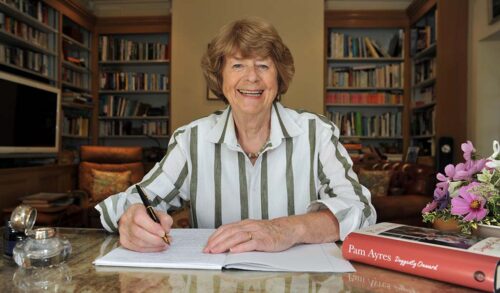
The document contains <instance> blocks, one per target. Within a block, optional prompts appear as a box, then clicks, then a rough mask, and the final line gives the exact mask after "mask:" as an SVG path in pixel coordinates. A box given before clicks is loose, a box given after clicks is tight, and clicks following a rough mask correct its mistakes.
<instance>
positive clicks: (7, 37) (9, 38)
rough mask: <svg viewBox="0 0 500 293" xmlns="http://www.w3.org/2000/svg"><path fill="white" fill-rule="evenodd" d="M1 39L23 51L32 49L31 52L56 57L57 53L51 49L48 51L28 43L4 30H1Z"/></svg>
mask: <svg viewBox="0 0 500 293" xmlns="http://www.w3.org/2000/svg"><path fill="white" fill-rule="evenodd" d="M0 39H3V40H6V41H7V42H9V43H8V44H7V45H9V44H11V45H17V46H20V47H22V48H23V49H30V50H33V51H36V52H38V53H42V54H47V55H52V56H56V53H54V52H52V51H50V50H49V49H46V48H44V47H41V46H38V45H35V44H33V43H30V42H29V41H27V40H25V39H23V38H21V37H18V36H16V35H13V34H11V33H7V32H5V31H4V30H0Z"/></svg>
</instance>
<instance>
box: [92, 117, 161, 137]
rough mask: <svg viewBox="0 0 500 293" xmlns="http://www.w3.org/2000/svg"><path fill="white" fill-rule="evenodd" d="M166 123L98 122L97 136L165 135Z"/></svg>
mask: <svg viewBox="0 0 500 293" xmlns="http://www.w3.org/2000/svg"><path fill="white" fill-rule="evenodd" d="M167 126H168V123H167V121H166V120H162V121H130V120H128V121H123V120H112V121H102V120H101V121H99V136H126V135H155V136H156V135H163V136H165V135H167V134H168V127H167Z"/></svg>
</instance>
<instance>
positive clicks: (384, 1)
mask: <svg viewBox="0 0 500 293" xmlns="http://www.w3.org/2000/svg"><path fill="white" fill-rule="evenodd" d="M410 3H411V0H364V1H363V0H326V1H325V8H326V10H405V9H406V7H408V5H410Z"/></svg>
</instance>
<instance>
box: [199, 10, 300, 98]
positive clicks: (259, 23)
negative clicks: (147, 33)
mask: <svg viewBox="0 0 500 293" xmlns="http://www.w3.org/2000/svg"><path fill="white" fill-rule="evenodd" d="M236 51H239V52H240V53H241V54H242V55H243V56H242V57H244V58H245V57H252V56H259V57H263V58H266V57H271V59H272V60H273V62H274V64H275V65H276V68H277V71H278V95H282V94H284V93H286V91H287V90H288V86H289V85H290V82H291V80H292V78H293V74H294V73H295V67H294V65H293V57H292V54H291V53H290V50H289V49H288V47H287V46H286V45H285V44H284V43H283V41H282V40H281V37H280V36H279V34H278V31H276V29H275V28H274V27H273V25H272V24H270V23H269V22H267V21H265V20H262V19H259V18H245V19H240V20H236V21H234V22H231V23H229V24H227V25H225V26H223V27H222V28H221V30H220V31H219V33H218V34H217V35H216V36H215V38H213V39H212V41H211V42H210V44H209V45H208V48H207V51H206V52H205V54H204V55H203V57H202V59H201V67H202V70H203V75H204V76H205V79H206V81H207V84H208V89H209V90H211V91H212V92H213V93H214V94H215V95H216V96H217V97H219V98H220V99H222V100H224V101H225V102H226V103H227V99H226V97H224V93H223V92H222V69H223V66H224V59H225V57H227V56H230V55H232V54H234V53H236Z"/></svg>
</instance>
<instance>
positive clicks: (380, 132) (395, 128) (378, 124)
mask: <svg viewBox="0 0 500 293" xmlns="http://www.w3.org/2000/svg"><path fill="white" fill-rule="evenodd" d="M329 115H330V117H329V118H330V120H331V121H333V123H335V125H337V127H339V128H340V135H342V136H371V137H398V136H401V135H402V132H401V121H402V120H401V112H397V113H390V112H387V113H383V114H379V115H367V114H365V113H362V112H347V113H340V112H330V113H329Z"/></svg>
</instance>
